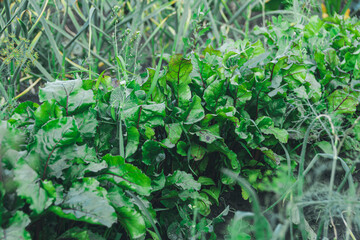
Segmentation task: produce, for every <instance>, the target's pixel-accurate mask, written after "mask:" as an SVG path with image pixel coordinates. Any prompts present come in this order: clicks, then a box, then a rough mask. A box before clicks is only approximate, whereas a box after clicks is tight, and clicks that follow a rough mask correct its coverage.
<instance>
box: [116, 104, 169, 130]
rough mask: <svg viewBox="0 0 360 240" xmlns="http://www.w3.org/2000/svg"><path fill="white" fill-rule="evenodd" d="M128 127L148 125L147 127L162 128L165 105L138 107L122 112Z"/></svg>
mask: <svg viewBox="0 0 360 240" xmlns="http://www.w3.org/2000/svg"><path fill="white" fill-rule="evenodd" d="M123 115H124V118H125V122H126V125H127V126H128V127H130V126H135V127H139V125H143V124H144V125H148V126H149V127H156V126H163V125H164V118H165V104H164V103H159V104H151V105H140V106H136V107H132V108H129V109H126V110H125V111H124V112H123Z"/></svg>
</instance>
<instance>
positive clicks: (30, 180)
mask: <svg viewBox="0 0 360 240" xmlns="http://www.w3.org/2000/svg"><path fill="white" fill-rule="evenodd" d="M14 175H15V178H14V181H15V183H16V184H17V189H16V192H17V194H18V195H19V196H20V197H21V198H23V199H25V200H26V202H27V203H28V204H29V205H30V209H31V210H33V211H34V212H35V213H37V214H40V213H42V212H43V211H44V210H45V209H46V208H48V207H49V206H50V204H51V203H52V201H53V199H52V198H50V197H49V196H48V195H47V193H46V192H45V191H44V189H43V188H41V187H40V186H39V181H40V177H39V175H38V174H37V173H36V172H35V171H34V170H33V169H32V168H31V167H30V166H29V165H27V164H26V162H25V161H24V159H22V158H21V159H20V160H19V161H18V162H17V165H16V168H15V170H14Z"/></svg>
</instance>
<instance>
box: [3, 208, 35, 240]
mask: <svg viewBox="0 0 360 240" xmlns="http://www.w3.org/2000/svg"><path fill="white" fill-rule="evenodd" d="M29 223H30V219H29V217H28V215H26V214H25V213H23V212H21V211H17V212H16V213H15V215H14V216H13V217H12V218H10V220H9V223H8V224H7V225H8V227H7V228H1V227H0V239H4V240H19V239H22V240H31V236H30V234H29V233H28V232H27V231H26V229H25V228H26V227H27V226H28V225H29Z"/></svg>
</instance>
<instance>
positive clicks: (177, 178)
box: [166, 170, 201, 191]
mask: <svg viewBox="0 0 360 240" xmlns="http://www.w3.org/2000/svg"><path fill="white" fill-rule="evenodd" d="M169 185H175V186H177V187H179V188H181V189H182V190H189V189H194V190H196V191H198V190H200V188H201V184H200V183H198V182H197V181H195V180H194V178H193V176H192V175H191V174H189V173H186V172H184V171H180V170H176V171H175V172H174V173H173V174H171V175H169V176H168V177H167V178H166V186H169Z"/></svg>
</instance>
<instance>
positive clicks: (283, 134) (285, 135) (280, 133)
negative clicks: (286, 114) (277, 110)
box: [262, 127, 289, 143]
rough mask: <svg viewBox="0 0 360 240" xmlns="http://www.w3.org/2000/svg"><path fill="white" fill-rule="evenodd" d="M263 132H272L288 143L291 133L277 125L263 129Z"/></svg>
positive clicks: (281, 140)
mask: <svg viewBox="0 0 360 240" xmlns="http://www.w3.org/2000/svg"><path fill="white" fill-rule="evenodd" d="M262 132H263V133H265V134H272V135H274V137H275V138H276V139H277V140H279V141H280V142H281V143H287V141H288V139H289V133H288V132H287V131H286V130H285V129H280V128H276V127H271V128H268V129H262Z"/></svg>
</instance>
